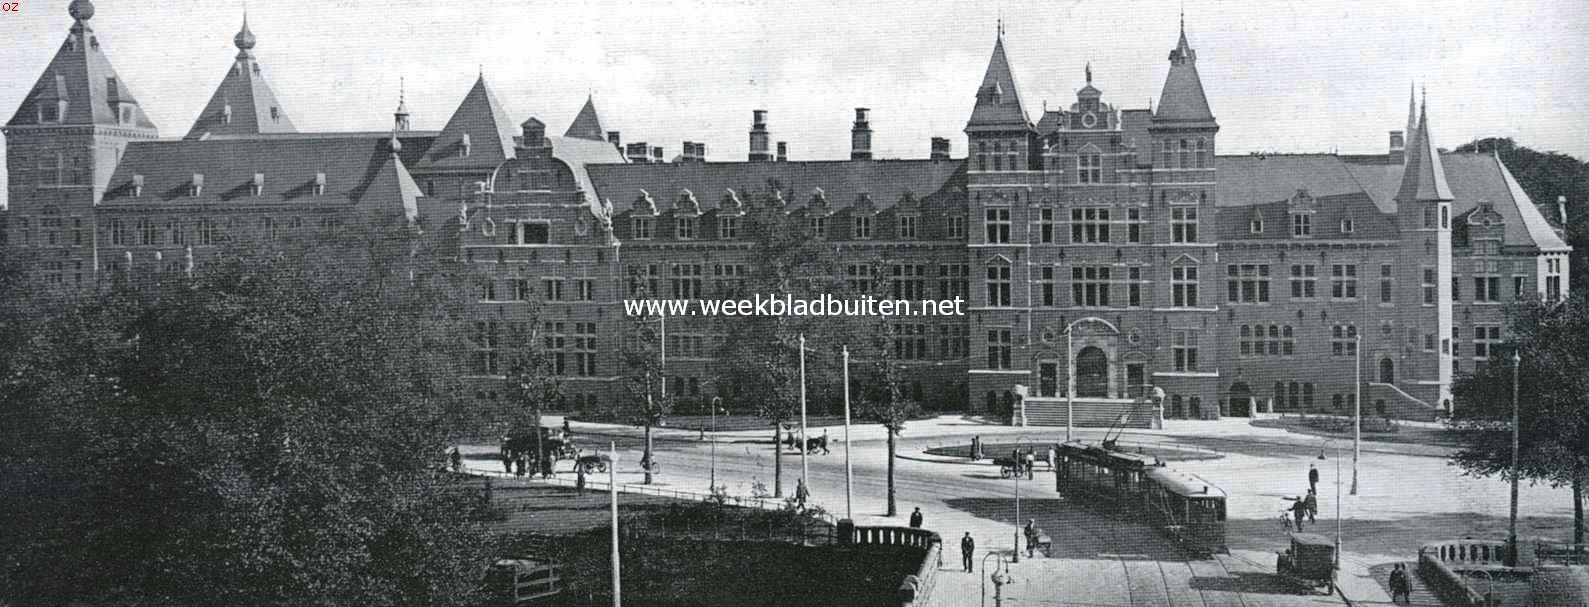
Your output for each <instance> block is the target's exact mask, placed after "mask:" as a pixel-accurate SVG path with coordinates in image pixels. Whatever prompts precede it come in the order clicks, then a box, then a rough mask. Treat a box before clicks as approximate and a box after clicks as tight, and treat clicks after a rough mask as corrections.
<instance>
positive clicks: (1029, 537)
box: [1022, 518, 1038, 558]
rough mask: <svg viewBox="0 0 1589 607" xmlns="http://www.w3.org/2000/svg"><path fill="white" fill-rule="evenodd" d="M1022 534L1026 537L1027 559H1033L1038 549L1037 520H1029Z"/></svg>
mask: <svg viewBox="0 0 1589 607" xmlns="http://www.w3.org/2000/svg"><path fill="white" fill-rule="evenodd" d="M1022 533H1023V534H1025V535H1026V558H1032V557H1033V551H1035V550H1036V549H1037V535H1038V531H1037V519H1035V518H1034V519H1027V520H1026V529H1024V530H1023V531H1022Z"/></svg>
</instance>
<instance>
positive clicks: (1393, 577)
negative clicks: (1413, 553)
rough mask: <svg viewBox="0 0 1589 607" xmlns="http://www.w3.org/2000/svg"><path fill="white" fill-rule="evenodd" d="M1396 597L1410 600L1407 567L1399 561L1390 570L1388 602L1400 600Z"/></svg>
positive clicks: (1410, 592)
mask: <svg viewBox="0 0 1589 607" xmlns="http://www.w3.org/2000/svg"><path fill="white" fill-rule="evenodd" d="M1398 598H1400V599H1402V600H1404V601H1406V602H1408V603H1411V602H1412V580H1410V579H1408V578H1407V567H1406V566H1405V565H1403V564H1401V563H1396V566H1395V567H1393V568H1392V569H1391V570H1390V602H1392V603H1397V602H1400V601H1398V600H1397V599H1398Z"/></svg>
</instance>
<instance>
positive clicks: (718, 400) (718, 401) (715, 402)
mask: <svg viewBox="0 0 1589 607" xmlns="http://www.w3.org/2000/svg"><path fill="white" fill-rule="evenodd" d="M722 403H723V397H721V396H713V397H712V480H711V482H710V484H709V485H708V487H707V489H708V491H707V493H712V492H715V491H717V408H718V406H720V405H722Z"/></svg>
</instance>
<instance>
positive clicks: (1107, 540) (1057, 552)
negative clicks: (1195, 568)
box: [945, 497, 1186, 561]
mask: <svg viewBox="0 0 1589 607" xmlns="http://www.w3.org/2000/svg"><path fill="white" fill-rule="evenodd" d="M945 504H947V505H948V506H949V507H951V508H954V509H956V510H960V511H962V512H965V513H968V514H971V515H972V516H975V517H977V518H981V519H985V520H989V521H995V522H999V523H1005V524H1014V523H1015V516H1016V514H1015V500H1014V499H1013V498H1007V499H995V498H953V499H949V500H945ZM1115 514H1116V513H1106V512H1103V511H1095V510H1092V509H1089V508H1086V507H1083V506H1081V505H1079V504H1077V503H1075V502H1071V501H1067V500H1065V499H1062V498H1053V497H1050V498H1035V499H1022V500H1021V513H1020V518H1021V523H1020V524H1021V525H1025V524H1026V521H1027V520H1030V519H1035V520H1036V521H1037V526H1038V528H1040V529H1042V530H1043V533H1045V534H1047V535H1048V536H1049V537H1050V538H1051V539H1053V546H1052V550H1051V552H1050V554H1049V556H1051V557H1053V558H1066V559H1096V558H1100V555H1128V554H1129V555H1139V556H1142V557H1145V558H1149V559H1153V560H1166V561H1180V560H1185V559H1186V554H1185V553H1184V552H1183V551H1182V550H1181V549H1180V547H1179V546H1177V545H1176V544H1175V543H1174V542H1172V541H1170V539H1169V538H1166V537H1164V536H1163V535H1161V534H1159V532H1158V531H1157V530H1155V529H1153V528H1152V527H1149V526H1147V525H1146V524H1143V523H1142V522H1140V521H1137V520H1135V519H1134V517H1131V516H1115ZM950 532H951V533H952V534H953V535H956V536H958V535H959V533H954V532H953V530H951V531H950ZM1010 533H1011V537H1009V538H999V540H997V541H1010V542H1013V541H1014V537H1013V535H1014V530H1013V529H1012V530H1011V532H1010ZM989 539H990V540H991V539H992V538H989ZM997 545H999V544H998V543H994V544H990V545H989V546H990V547H992V546H997Z"/></svg>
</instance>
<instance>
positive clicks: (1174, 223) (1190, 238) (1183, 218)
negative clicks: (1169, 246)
mask: <svg viewBox="0 0 1589 607" xmlns="http://www.w3.org/2000/svg"><path fill="white" fill-rule="evenodd" d="M1170 242H1197V207H1174V208H1171V209H1170Z"/></svg>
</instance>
